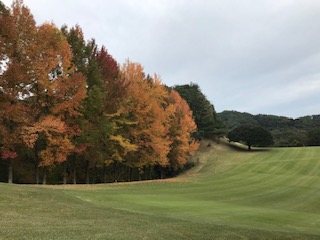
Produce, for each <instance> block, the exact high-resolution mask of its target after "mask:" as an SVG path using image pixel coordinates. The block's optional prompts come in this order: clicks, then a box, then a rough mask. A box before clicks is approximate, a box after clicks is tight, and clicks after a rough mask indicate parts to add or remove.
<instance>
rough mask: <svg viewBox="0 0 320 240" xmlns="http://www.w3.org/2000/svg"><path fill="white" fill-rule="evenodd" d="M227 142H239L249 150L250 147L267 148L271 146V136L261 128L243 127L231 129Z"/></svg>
mask: <svg viewBox="0 0 320 240" xmlns="http://www.w3.org/2000/svg"><path fill="white" fill-rule="evenodd" d="M228 138H229V141H231V142H241V143H244V144H246V145H247V146H248V150H251V147H252V146H256V147H267V146H270V145H272V144H273V139H272V135H271V134H270V133H269V132H268V131H267V130H265V129H263V128H262V127H258V126H251V125H243V126H240V127H237V128H235V129H233V130H232V131H231V132H229V134H228Z"/></svg>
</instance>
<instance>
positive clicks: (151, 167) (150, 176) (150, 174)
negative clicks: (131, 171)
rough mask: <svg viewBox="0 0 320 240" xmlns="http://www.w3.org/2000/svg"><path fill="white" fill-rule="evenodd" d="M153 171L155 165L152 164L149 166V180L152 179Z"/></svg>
mask: <svg viewBox="0 0 320 240" xmlns="http://www.w3.org/2000/svg"><path fill="white" fill-rule="evenodd" d="M152 171H153V166H150V168H149V180H152Z"/></svg>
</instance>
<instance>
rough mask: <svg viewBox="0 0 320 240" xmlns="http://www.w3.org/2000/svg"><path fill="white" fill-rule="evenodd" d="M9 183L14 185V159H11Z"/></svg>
mask: <svg viewBox="0 0 320 240" xmlns="http://www.w3.org/2000/svg"><path fill="white" fill-rule="evenodd" d="M8 183H13V159H12V158H9V167H8Z"/></svg>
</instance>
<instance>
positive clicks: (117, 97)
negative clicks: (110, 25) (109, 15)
mask: <svg viewBox="0 0 320 240" xmlns="http://www.w3.org/2000/svg"><path fill="white" fill-rule="evenodd" d="M195 132H197V126H196V123H195V121H194V120H193V115H192V111H191V109H190V107H189V105H188V103H187V102H186V101H185V100H184V99H183V98H182V97H181V96H180V94H179V93H178V91H176V90H174V89H172V88H169V87H167V86H165V85H164V84H162V83H161V79H160V77H159V76H158V75H156V74H155V75H153V76H150V75H147V74H146V73H145V72H144V69H143V67H142V65H141V64H138V63H134V62H131V61H129V60H127V61H126V62H125V63H124V64H122V65H120V64H118V63H117V62H116V60H115V59H114V58H113V57H112V56H111V55H110V54H109V53H108V51H107V49H106V48H105V47H104V46H102V47H99V46H97V44H96V43H95V40H94V39H92V40H89V41H86V40H85V39H84V36H83V32H82V29H81V27H80V26H75V27H72V28H68V27H67V26H63V27H62V28H60V29H59V28H57V27H56V26H55V25H54V24H53V23H44V24H42V25H40V26H37V25H36V23H35V20H34V18H33V16H32V14H31V12H30V10H29V9H28V8H27V7H26V6H25V5H24V4H23V2H22V1H21V0H16V1H14V2H13V4H12V6H11V7H10V8H8V7H6V6H5V5H4V4H3V3H1V1H0V156H1V160H2V161H1V163H0V167H1V170H0V178H1V179H0V180H1V181H4V178H5V177H7V179H8V182H13V181H14V182H21V183H37V184H38V183H39V182H40V179H42V182H43V183H44V184H45V183H47V182H50V183H70V182H72V183H79V182H80V183H96V182H108V181H124V180H127V181H131V180H138V179H151V178H161V177H164V176H165V175H170V174H174V173H175V172H178V171H179V170H181V169H182V168H184V167H185V165H186V163H187V159H188V158H189V157H190V156H192V155H193V154H194V152H195V151H196V150H197V148H198V145H199V144H198V142H197V141H196V140H194V138H192V135H193V134H194V133H195ZM5 169H6V170H5Z"/></svg>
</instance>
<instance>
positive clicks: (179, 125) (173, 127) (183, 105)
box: [168, 90, 199, 170]
mask: <svg viewBox="0 0 320 240" xmlns="http://www.w3.org/2000/svg"><path fill="white" fill-rule="evenodd" d="M169 103H170V104H171V106H173V108H174V112H173V114H172V115H171V118H170V131H169V136H170V139H171V147H170V152H169V153H168V158H169V161H170V167H171V168H172V169H174V170H177V169H180V168H182V167H183V166H184V165H185V164H186V163H187V160H188V158H189V157H191V156H193V155H194V153H195V151H196V150H197V149H198V147H199V143H198V142H196V141H195V140H194V139H192V138H191V134H192V133H193V132H195V131H196V130H197V126H196V124H195V122H194V120H193V118H192V111H191V110H190V107H189V105H188V103H187V102H186V101H185V100H184V99H182V98H181V96H180V95H179V93H178V92H176V91H175V90H171V91H170V95H169Z"/></svg>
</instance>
